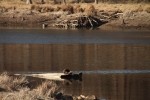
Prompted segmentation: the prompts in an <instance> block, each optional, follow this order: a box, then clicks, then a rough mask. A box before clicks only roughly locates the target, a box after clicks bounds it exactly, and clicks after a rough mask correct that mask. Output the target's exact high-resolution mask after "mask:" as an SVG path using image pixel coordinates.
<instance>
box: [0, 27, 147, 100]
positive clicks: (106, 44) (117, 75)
mask: <svg viewBox="0 0 150 100" xmlns="http://www.w3.org/2000/svg"><path fill="white" fill-rule="evenodd" d="M64 68H70V69H71V70H73V71H82V72H83V81H82V82H74V83H72V84H71V85H69V86H64V88H65V90H64V91H65V92H66V93H68V94H73V95H80V94H83V95H91V94H93V95H96V96H98V97H100V98H102V99H105V100H150V95H149V94H150V32H148V31H147V32H143V31H137V32H133V31H122V32H121V31H118V32H108V31H107V32H105V31H99V30H67V31H66V30H38V29H34V30H12V29H11V30H6V29H1V30H0V71H1V72H2V71H11V72H61V71H62V70H63V69H64Z"/></svg>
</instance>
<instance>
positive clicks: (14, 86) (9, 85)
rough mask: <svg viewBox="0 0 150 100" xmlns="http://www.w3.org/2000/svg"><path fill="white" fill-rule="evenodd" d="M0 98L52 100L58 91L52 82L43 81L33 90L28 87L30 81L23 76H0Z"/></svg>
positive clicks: (8, 99) (3, 74) (5, 99)
mask: <svg viewBox="0 0 150 100" xmlns="http://www.w3.org/2000/svg"><path fill="white" fill-rule="evenodd" d="M0 80H1V81H0V98H1V99H2V100H39V99H42V100H45V99H48V100H53V99H52V96H53V95H54V93H55V92H58V91H60V89H59V88H58V85H57V84H56V83H55V82H53V81H44V82H42V84H41V85H39V86H37V87H36V88H35V89H31V88H29V87H28V85H29V84H31V83H30V81H29V80H28V79H27V78H26V77H24V76H17V77H15V76H10V75H8V74H7V73H2V74H1V75H0Z"/></svg>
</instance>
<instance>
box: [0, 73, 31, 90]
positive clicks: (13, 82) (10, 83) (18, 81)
mask: <svg viewBox="0 0 150 100" xmlns="http://www.w3.org/2000/svg"><path fill="white" fill-rule="evenodd" d="M0 80H1V81H0V87H1V88H3V89H4V90H5V91H16V90H18V89H20V88H22V87H24V86H25V85H26V84H28V80H27V79H26V77H24V76H20V77H13V76H9V75H8V74H7V73H2V74H1V75H0Z"/></svg>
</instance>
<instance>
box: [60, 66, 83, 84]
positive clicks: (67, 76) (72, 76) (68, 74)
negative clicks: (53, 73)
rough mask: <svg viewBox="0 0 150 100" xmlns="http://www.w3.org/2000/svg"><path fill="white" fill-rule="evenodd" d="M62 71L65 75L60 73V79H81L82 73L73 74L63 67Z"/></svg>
mask: <svg viewBox="0 0 150 100" xmlns="http://www.w3.org/2000/svg"><path fill="white" fill-rule="evenodd" d="M63 72H64V74H65V75H61V76H60V78H61V79H66V80H70V81H71V80H79V81H82V73H79V74H74V73H72V71H70V70H69V69H64V70H63Z"/></svg>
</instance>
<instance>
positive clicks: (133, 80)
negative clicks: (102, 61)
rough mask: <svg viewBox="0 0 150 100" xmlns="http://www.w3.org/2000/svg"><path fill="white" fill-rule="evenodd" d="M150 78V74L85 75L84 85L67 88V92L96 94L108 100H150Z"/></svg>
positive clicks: (79, 84)
mask: <svg viewBox="0 0 150 100" xmlns="http://www.w3.org/2000/svg"><path fill="white" fill-rule="evenodd" d="M149 78H150V75H149V74H142V75H141V74H140V75H139V74H134V75H133V74H132V75H124V74H120V75H111V74H109V75H101V74H98V75H97V74H88V75H84V80H83V82H82V83H78V84H77V83H73V84H72V85H69V86H65V89H66V91H65V92H66V93H68V94H74V95H80V94H83V95H91V94H93V93H94V94H95V95H96V96H98V97H100V98H103V99H106V100H149V99H150V95H149V93H150V80H149ZM68 91H69V92H68Z"/></svg>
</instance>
